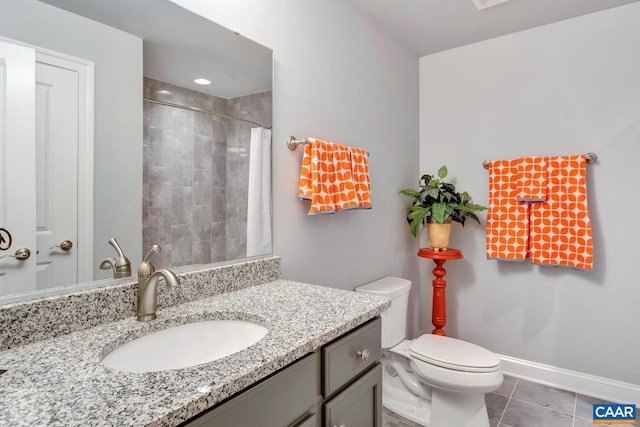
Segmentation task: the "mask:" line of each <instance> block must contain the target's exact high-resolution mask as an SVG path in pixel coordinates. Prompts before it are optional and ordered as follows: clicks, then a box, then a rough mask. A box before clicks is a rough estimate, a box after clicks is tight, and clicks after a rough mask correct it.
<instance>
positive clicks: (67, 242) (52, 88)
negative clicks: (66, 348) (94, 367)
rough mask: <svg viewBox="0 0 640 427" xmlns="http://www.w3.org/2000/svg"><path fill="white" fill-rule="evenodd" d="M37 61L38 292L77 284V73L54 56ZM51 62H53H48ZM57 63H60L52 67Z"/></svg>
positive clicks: (78, 248) (78, 247) (79, 248)
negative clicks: (43, 60) (44, 60)
mask: <svg viewBox="0 0 640 427" xmlns="http://www.w3.org/2000/svg"><path fill="white" fill-rule="evenodd" d="M47 61H48V63H43V62H37V63H36V80H35V81H36V115H35V118H36V207H35V210H36V213H37V215H36V229H35V230H36V235H37V257H36V260H37V278H36V284H37V285H36V287H37V288H38V289H50V288H52V287H55V286H60V285H67V284H70V283H76V282H77V280H78V276H77V270H78V258H77V253H78V251H79V250H81V249H82V248H81V247H80V245H79V244H78V109H79V106H78V87H79V75H78V72H77V71H75V70H71V69H68V68H65V66H64V65H65V64H64V63H63V62H62V63H59V62H60V61H56V60H55V59H54V58H47ZM52 62H53V63H52ZM56 62H58V63H56Z"/></svg>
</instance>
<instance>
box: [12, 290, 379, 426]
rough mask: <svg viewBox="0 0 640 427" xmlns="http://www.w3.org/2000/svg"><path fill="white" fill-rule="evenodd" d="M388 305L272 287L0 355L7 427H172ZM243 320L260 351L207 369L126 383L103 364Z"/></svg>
mask: <svg viewBox="0 0 640 427" xmlns="http://www.w3.org/2000/svg"><path fill="white" fill-rule="evenodd" d="M389 305H390V302H389V300H388V299H386V298H382V297H377V296H374V295H369V294H362V293H355V292H351V291H345V290H340V289H333V288H329V287H324V286H316V285H310V284H304V283H299V282H292V281H288V280H276V281H273V282H269V283H265V284H262V285H257V286H252V287H248V288H245V289H241V290H237V291H234V292H229V293H223V294H220V295H217V296H213V297H211V298H207V299H201V300H198V301H194V302H189V303H185V304H182V305H179V306H175V307H170V308H167V309H162V307H161V306H160V307H159V310H158V319H157V320H154V321H152V322H138V321H136V320H135V317H129V318H126V319H124V320H121V321H117V322H113V323H108V324H105V325H100V326H96V327H93V328H90V329H86V330H84V331H79V332H73V333H70V334H67V335H63V336H60V337H57V338H52V339H48V340H44V341H39V342H36V343H33V344H28V345H25V346H21V347H16V348H12V349H9V350H5V351H3V352H0V370H3V369H6V370H7V372H5V373H4V374H2V375H0V390H1V392H0V425H2V426H5V425H7V426H12V427H13V426H44V425H46V426H65V427H67V426H146V425H151V426H175V425H178V424H180V423H181V422H183V421H185V420H187V419H189V418H191V417H193V416H195V415H197V414H198V413H200V412H202V411H204V410H205V409H207V408H210V407H212V406H214V405H215V404H216V403H218V402H220V401H222V400H223V399H225V398H227V397H229V396H231V395H233V394H235V393H237V392H239V391H241V390H243V389H245V388H246V387H248V386H250V385H252V384H253V383H255V382H256V381H259V380H260V379H262V378H264V377H266V376H268V375H269V374H271V373H273V372H275V371H277V370H279V369H280V368H283V367H285V366H286V365H288V364H290V363H291V362H293V361H295V360H297V359H299V358H301V357H302V356H304V355H306V354H308V353H310V352H312V351H314V350H316V349H317V348H319V347H320V346H322V345H323V344H325V343H327V342H329V341H331V340H332V339H334V338H337V337H339V336H340V335H342V334H344V333H345V332H348V331H349V330H351V329H353V328H354V327H356V326H358V325H360V324H362V323H364V322H366V321H367V320H369V319H371V318H373V317H375V316H377V315H378V314H380V313H381V312H382V311H384V310H385V309H386V308H388V307H389ZM211 319H244V320H251V321H254V322H256V323H260V324H262V325H264V326H265V327H267V328H268V329H269V332H268V334H267V335H266V336H265V337H264V338H263V339H262V340H261V341H259V342H258V343H256V344H254V345H253V346H251V347H249V348H247V349H245V350H242V351H240V352H238V353H235V354H233V355H230V356H227V357H225V358H222V359H219V360H216V361H213V362H209V363H205V364H202V365H198V366H194V367H189V368H183V369H176V370H170V371H162V372H149V373H127V372H121V371H116V370H113V369H111V368H107V367H105V366H103V365H101V364H100V363H99V361H100V358H101V356H103V355H104V354H106V353H107V352H108V351H109V349H110V348H114V347H116V346H117V345H119V344H122V343H124V342H126V341H128V340H130V339H133V338H135V337H137V336H140V335H144V334H146V333H149V332H153V331H155V330H159V329H163V328H165V327H168V326H172V325H179V324H183V323H188V322H193V321H198V320H211Z"/></svg>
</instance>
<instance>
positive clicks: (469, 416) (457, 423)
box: [356, 277, 503, 427]
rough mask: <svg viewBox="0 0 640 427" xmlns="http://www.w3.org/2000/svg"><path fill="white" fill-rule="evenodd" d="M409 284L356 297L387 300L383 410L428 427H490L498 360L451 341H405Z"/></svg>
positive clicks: (378, 285)
mask: <svg viewBox="0 0 640 427" xmlns="http://www.w3.org/2000/svg"><path fill="white" fill-rule="evenodd" d="M410 290H411V282H410V281H408V280H405V279H400V278H396V277H385V278H382V279H380V280H377V281H375V282H371V283H369V284H366V285H363V286H360V287H358V288H356V292H365V293H371V294H376V295H383V296H387V297H389V298H391V307H390V308H389V309H388V310H386V311H385V312H383V313H382V350H383V352H382V366H383V370H382V371H383V374H382V390H383V391H382V404H383V406H384V407H386V408H387V409H389V410H390V411H393V412H395V413H396V414H398V415H401V416H403V417H404V418H407V419H409V420H411V421H413V422H416V423H418V424H420V425H423V426H430V427H489V417H488V415H487V407H486V405H485V401H484V395H485V393H489V392H492V391H495V390H497V389H498V387H500V385H501V384H502V378H503V377H502V371H501V369H500V360H499V359H498V357H497V356H496V355H495V354H493V353H492V352H490V351H489V350H487V349H485V348H482V347H480V346H477V345H475V344H471V343H468V342H465V341H462V340H458V339H455V338H449V337H443V336H440V335H431V334H425V335H422V336H421V337H419V338H416V339H415V340H406V339H405V338H406V320H407V302H408V299H409V291H410Z"/></svg>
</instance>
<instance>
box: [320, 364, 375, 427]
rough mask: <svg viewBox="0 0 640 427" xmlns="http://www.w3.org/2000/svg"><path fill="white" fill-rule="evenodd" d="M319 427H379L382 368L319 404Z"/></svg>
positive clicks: (372, 370)
mask: <svg viewBox="0 0 640 427" xmlns="http://www.w3.org/2000/svg"><path fill="white" fill-rule="evenodd" d="M323 415H324V416H323V418H324V423H323V427H337V426H349V427H381V426H382V365H381V364H380V363H378V364H376V366H374V367H373V368H371V370H369V372H367V373H366V374H364V375H363V376H362V377H361V378H360V379H358V380H357V381H356V382H354V383H353V384H351V385H350V386H349V387H347V388H346V389H344V390H343V391H341V392H340V393H338V394H337V395H336V396H335V397H333V398H332V399H331V400H329V401H328V402H327V403H325V404H324V405H323Z"/></svg>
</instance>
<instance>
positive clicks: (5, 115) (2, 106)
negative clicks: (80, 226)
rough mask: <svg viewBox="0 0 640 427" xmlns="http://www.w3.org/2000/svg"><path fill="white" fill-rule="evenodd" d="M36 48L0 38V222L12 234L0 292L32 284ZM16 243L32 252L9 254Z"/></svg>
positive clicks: (0, 261) (0, 268) (1, 261)
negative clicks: (23, 255) (18, 256)
mask: <svg viewBox="0 0 640 427" xmlns="http://www.w3.org/2000/svg"><path fill="white" fill-rule="evenodd" d="M34 81H35V50H34V49H32V48H28V47H24V46H17V45H14V44H11V43H5V42H2V41H0V228H4V229H6V230H7V231H8V232H9V233H10V234H11V237H12V245H11V247H10V248H8V250H4V251H0V257H3V258H0V293H1V294H3V295H7V294H15V293H22V292H28V291H32V290H35V289H36V265H35V263H36V261H35V260H36V257H35V251H36V236H35V232H34V231H35V228H36V210H35V188H36V182H35V157H36V155H35V123H34V117H35V85H34ZM18 249H28V250H30V251H31V253H32V256H30V257H29V258H27V259H24V260H18V259H16V258H11V257H9V256H10V255H13V254H15V252H16V251H17V250H18Z"/></svg>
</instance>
